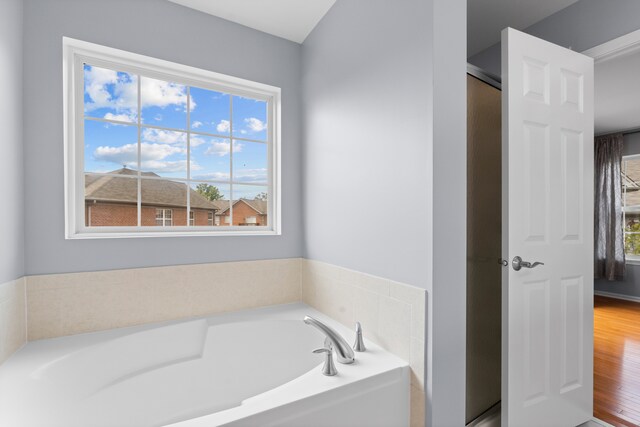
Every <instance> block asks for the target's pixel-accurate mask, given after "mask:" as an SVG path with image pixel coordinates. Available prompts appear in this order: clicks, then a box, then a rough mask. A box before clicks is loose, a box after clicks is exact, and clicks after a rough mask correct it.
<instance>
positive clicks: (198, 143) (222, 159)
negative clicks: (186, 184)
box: [191, 135, 231, 181]
mask: <svg viewBox="0 0 640 427" xmlns="http://www.w3.org/2000/svg"><path fill="white" fill-rule="evenodd" d="M230 146H231V143H230V142H229V140H228V139H224V138H210V137H205V136H202V135H192V136H191V179H196V180H214V181H229V172H230V168H231V162H230V158H231V156H230V155H229V151H230Z"/></svg>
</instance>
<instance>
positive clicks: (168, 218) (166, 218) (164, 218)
mask: <svg viewBox="0 0 640 427" xmlns="http://www.w3.org/2000/svg"><path fill="white" fill-rule="evenodd" d="M158 211H160V212H161V213H162V218H160V221H162V225H159V226H158V227H173V209H166V208H156V222H158ZM167 212H169V215H167ZM167 221H168V222H169V224H167Z"/></svg>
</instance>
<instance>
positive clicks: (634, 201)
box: [622, 155, 640, 260]
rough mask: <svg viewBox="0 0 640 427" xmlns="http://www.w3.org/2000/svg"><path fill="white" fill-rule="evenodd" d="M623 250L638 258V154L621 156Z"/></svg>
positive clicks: (639, 168)
mask: <svg viewBox="0 0 640 427" xmlns="http://www.w3.org/2000/svg"><path fill="white" fill-rule="evenodd" d="M622 190H623V192H622V198H623V209H622V210H623V215H624V221H623V224H624V250H625V253H626V254H627V258H630V259H634V258H635V259H638V260H640V155H633V156H625V157H623V158H622Z"/></svg>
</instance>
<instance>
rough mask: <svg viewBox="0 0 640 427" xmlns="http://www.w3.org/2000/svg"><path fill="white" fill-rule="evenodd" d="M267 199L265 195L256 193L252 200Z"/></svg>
mask: <svg viewBox="0 0 640 427" xmlns="http://www.w3.org/2000/svg"><path fill="white" fill-rule="evenodd" d="M268 198H269V196H267V193H264V192H263V193H258V194H257V195H256V197H254V198H253V200H267V199H268Z"/></svg>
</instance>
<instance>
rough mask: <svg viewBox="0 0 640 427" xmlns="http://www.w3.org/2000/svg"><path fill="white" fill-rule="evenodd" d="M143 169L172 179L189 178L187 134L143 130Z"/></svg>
mask: <svg viewBox="0 0 640 427" xmlns="http://www.w3.org/2000/svg"><path fill="white" fill-rule="evenodd" d="M140 155H141V168H142V171H143V172H149V173H153V174H155V175H156V176H165V177H172V178H186V177H187V134H186V133H185V132H176V131H170V130H161V129H152V128H142V133H141V147H140Z"/></svg>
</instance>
